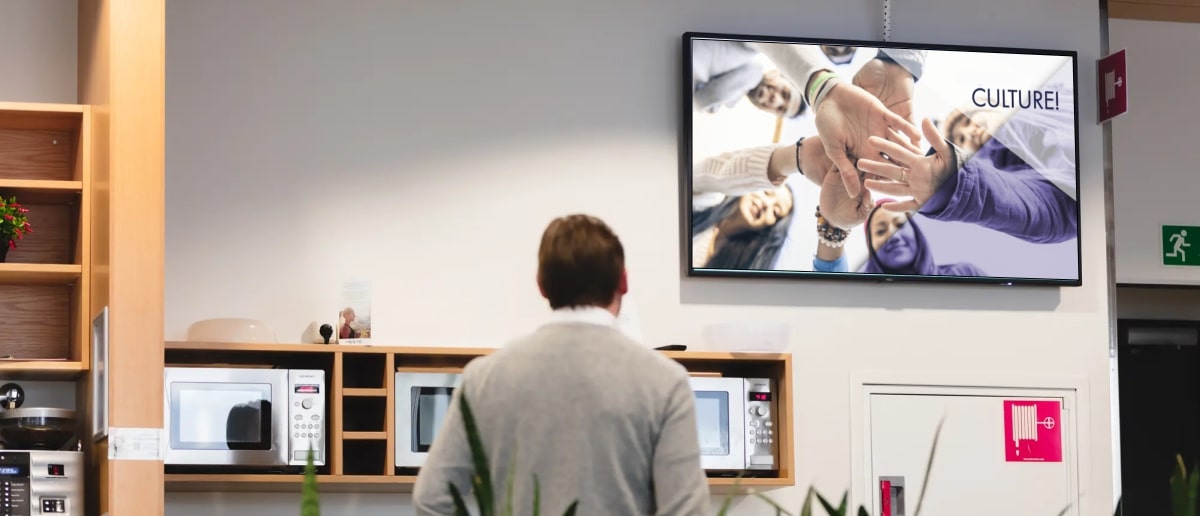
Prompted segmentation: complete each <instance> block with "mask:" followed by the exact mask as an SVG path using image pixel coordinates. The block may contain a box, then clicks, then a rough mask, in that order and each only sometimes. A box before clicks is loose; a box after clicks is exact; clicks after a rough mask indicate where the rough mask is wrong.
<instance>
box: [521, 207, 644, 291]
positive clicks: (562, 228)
mask: <svg viewBox="0 0 1200 516" xmlns="http://www.w3.org/2000/svg"><path fill="white" fill-rule="evenodd" d="M624 272H625V249H624V248H623V247H622V246H621V240H620V239H618V238H617V235H616V234H615V233H613V231H612V230H611V229H609V227H608V225H607V224H605V223H604V221H602V220H600V219H598V218H596V217H592V216H589V215H568V216H566V217H559V218H557V219H555V220H554V221H553V222H551V223H550V225H549V226H547V227H546V231H545V232H543V233H542V244H541V247H540V248H539V249H538V284H539V285H541V288H542V292H543V294H545V296H546V299H547V300H549V301H550V307H551V308H555V309H557V308H563V307H570V306H589V305H591V306H608V304H609V303H611V302H612V300H613V296H615V295H616V293H617V289H618V288H620V285H621V276H622V274H623V273H624Z"/></svg>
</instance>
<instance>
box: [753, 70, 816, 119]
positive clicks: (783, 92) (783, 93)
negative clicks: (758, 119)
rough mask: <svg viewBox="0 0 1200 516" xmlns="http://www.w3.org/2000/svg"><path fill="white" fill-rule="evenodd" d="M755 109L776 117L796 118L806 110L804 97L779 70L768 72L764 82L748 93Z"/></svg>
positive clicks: (765, 74)
mask: <svg viewBox="0 0 1200 516" xmlns="http://www.w3.org/2000/svg"><path fill="white" fill-rule="evenodd" d="M746 97H748V98H749V99H750V103H751V104H754V106H755V107H757V108H758V109H761V110H763V111H766V112H768V113H771V114H775V115H782V116H787V117H794V116H796V115H799V114H800V113H801V112H802V111H803V109H804V97H803V95H801V94H800V88H797V87H796V85H795V84H792V81H789V80H788V79H787V78H786V77H784V76H783V74H781V73H779V70H767V72H766V73H764V74H763V78H762V82H759V83H758V86H755V87H753V88H751V89H750V91H748V92H746Z"/></svg>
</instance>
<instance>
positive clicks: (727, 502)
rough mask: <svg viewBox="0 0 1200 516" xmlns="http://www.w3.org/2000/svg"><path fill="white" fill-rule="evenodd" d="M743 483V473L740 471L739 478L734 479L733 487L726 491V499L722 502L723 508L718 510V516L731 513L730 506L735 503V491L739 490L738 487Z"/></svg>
mask: <svg viewBox="0 0 1200 516" xmlns="http://www.w3.org/2000/svg"><path fill="white" fill-rule="evenodd" d="M741 485H742V475H741V474H740V473H739V474H738V476H737V478H735V479H733V488H732V489H730V490H729V492H728V493H725V501H724V502H722V503H721V508H720V509H718V510H717V516H725V515H727V514H729V506H730V505H731V504H733V493H736V492H738V487H739V486H741Z"/></svg>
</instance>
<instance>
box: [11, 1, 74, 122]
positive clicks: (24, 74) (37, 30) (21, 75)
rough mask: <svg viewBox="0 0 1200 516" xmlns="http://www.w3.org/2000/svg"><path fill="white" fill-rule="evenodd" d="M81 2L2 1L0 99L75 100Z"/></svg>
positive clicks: (27, 100) (72, 101)
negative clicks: (78, 12) (78, 13)
mask: <svg viewBox="0 0 1200 516" xmlns="http://www.w3.org/2000/svg"><path fill="white" fill-rule="evenodd" d="M77 6H78V2H77V0H3V1H0V102H62V103H68V104H73V103H75V101H76V100H75V99H76V81H75V74H76V67H75V54H76V52H77V46H76V41H77V37H76V34H77V33H78V25H77V22H76V19H77V15H76V12H77V10H78V7H77Z"/></svg>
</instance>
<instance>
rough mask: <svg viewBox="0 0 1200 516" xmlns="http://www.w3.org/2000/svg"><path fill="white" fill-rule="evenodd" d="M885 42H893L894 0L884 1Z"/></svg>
mask: <svg viewBox="0 0 1200 516" xmlns="http://www.w3.org/2000/svg"><path fill="white" fill-rule="evenodd" d="M883 40H884V41H886V42H891V41H892V0H883Z"/></svg>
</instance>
